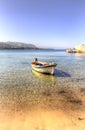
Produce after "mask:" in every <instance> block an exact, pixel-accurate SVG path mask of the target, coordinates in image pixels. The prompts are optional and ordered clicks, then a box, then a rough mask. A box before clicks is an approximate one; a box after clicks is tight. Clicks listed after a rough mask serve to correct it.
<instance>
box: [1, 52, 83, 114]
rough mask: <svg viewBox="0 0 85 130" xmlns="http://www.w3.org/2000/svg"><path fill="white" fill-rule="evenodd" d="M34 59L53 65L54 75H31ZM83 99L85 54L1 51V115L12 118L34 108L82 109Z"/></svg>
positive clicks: (34, 73) (36, 73) (33, 72)
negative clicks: (54, 63) (54, 66)
mask: <svg viewBox="0 0 85 130" xmlns="http://www.w3.org/2000/svg"><path fill="white" fill-rule="evenodd" d="M35 57H37V58H38V59H39V60H40V61H47V62H51V61H54V62H56V63H57V64H58V65H57V66H56V68H55V74H54V75H53V76H52V75H45V74H40V73H38V72H35V71H32V70H31V65H30V63H31V61H32V60H34V58H35ZM84 95H85V55H84V54H67V53H66V52H65V51H57V50H2V51H0V111H1V113H2V114H4V113H6V115H7V114H8V115H10V116H12V114H14V113H26V111H30V110H31V109H33V108H44V109H51V110H56V109H64V110H65V109H66V110H67V109H70V108H72V109H73V110H76V109H82V108H84V99H85V98H84ZM82 105H83V107H82ZM10 113H11V114H10Z"/></svg>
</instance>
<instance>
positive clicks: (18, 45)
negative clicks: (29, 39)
mask: <svg viewBox="0 0 85 130" xmlns="http://www.w3.org/2000/svg"><path fill="white" fill-rule="evenodd" d="M0 49H38V47H36V46H35V45H34V44H31V43H23V42H10V41H8V42H0Z"/></svg>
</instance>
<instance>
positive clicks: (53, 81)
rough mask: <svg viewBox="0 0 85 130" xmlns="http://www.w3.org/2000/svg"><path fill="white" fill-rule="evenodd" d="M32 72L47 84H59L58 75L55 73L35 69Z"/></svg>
mask: <svg viewBox="0 0 85 130" xmlns="http://www.w3.org/2000/svg"><path fill="white" fill-rule="evenodd" d="M32 73H33V75H34V76H35V78H37V79H38V80H39V81H40V82H43V83H44V84H45V85H47V84H48V85H49V86H55V85H56V84H57V80H56V79H57V77H55V76H54V75H48V74H43V73H39V72H37V71H35V70H33V69H32Z"/></svg>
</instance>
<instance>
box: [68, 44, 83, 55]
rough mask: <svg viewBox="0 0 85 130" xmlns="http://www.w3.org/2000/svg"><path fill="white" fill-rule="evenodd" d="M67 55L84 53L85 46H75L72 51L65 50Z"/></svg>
mask: <svg viewBox="0 0 85 130" xmlns="http://www.w3.org/2000/svg"><path fill="white" fill-rule="evenodd" d="M66 52H67V53H85V44H82V45H77V46H75V47H74V48H73V49H66Z"/></svg>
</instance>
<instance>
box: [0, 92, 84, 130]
mask: <svg viewBox="0 0 85 130" xmlns="http://www.w3.org/2000/svg"><path fill="white" fill-rule="evenodd" d="M72 95H74V96H72ZM38 96H39V95H38ZM5 104H6V102H5ZM8 104H9V106H10V105H11V104H12V106H10V107H8V108H9V109H8V108H7V104H6V107H5V105H4V107H3V108H2V110H0V111H1V112H0V130H85V109H84V108H85V104H84V95H79V94H78V96H77V95H76V94H75V93H72V94H71V95H70V93H69V92H67V91H65V90H62V91H61V90H60V91H59V92H58V95H57V96H56V94H55V91H53V93H52V94H51V95H50V93H48V91H47V92H45V93H43V94H42V97H41V98H40V99H38V97H37V98H36V97H35V99H34V100H33V99H32V100H31V103H30V102H29V104H28V105H27V108H26V106H25V108H24V107H21V108H19V107H17V109H16V106H17V104H16V106H13V103H11V102H8ZM11 107H12V108H11ZM13 107H15V109H13Z"/></svg>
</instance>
